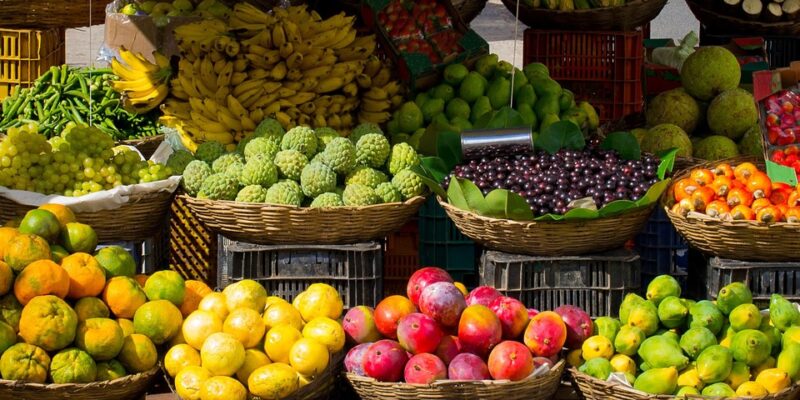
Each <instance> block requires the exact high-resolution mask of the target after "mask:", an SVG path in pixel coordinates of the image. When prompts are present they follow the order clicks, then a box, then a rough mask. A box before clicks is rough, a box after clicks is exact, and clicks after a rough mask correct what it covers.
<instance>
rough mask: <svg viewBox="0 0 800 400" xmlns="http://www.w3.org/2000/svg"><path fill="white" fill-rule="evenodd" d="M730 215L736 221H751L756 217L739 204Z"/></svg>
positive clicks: (750, 210)
mask: <svg viewBox="0 0 800 400" xmlns="http://www.w3.org/2000/svg"><path fill="white" fill-rule="evenodd" d="M730 215H731V218H733V219H734V220H737V221H752V220H753V219H755V217H756V214H755V213H754V212H753V210H752V209H751V208H750V207H748V206H745V205H741V204H740V205H738V206H736V207H733V208H732V209H731V212H730Z"/></svg>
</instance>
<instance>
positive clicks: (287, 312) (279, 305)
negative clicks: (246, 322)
mask: <svg viewBox="0 0 800 400" xmlns="http://www.w3.org/2000/svg"><path fill="white" fill-rule="evenodd" d="M263 319H264V328H266V330H270V329H272V327H275V326H278V325H283V324H288V325H291V326H293V327H295V329H297V330H300V329H303V317H302V316H301V315H300V311H297V309H296V308H294V307H293V306H292V305H291V304H289V303H287V302H285V301H283V300H281V301H280V302H277V301H276V302H273V303H271V304H270V303H269V301H268V302H267V308H266V309H265V310H264V318H263Z"/></svg>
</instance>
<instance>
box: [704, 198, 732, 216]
mask: <svg viewBox="0 0 800 400" xmlns="http://www.w3.org/2000/svg"><path fill="white" fill-rule="evenodd" d="M730 212H731V208H730V207H728V203H726V202H725V201H723V200H719V199H717V200H714V201H712V202H711V203H708V205H707V206H706V215H708V216H709V217H714V218H720V217H722V216H723V215H725V214H728V213H730Z"/></svg>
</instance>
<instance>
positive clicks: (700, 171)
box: [689, 168, 716, 186]
mask: <svg viewBox="0 0 800 400" xmlns="http://www.w3.org/2000/svg"><path fill="white" fill-rule="evenodd" d="M715 177H716V175H714V173H713V172H711V170H710V169H705V168H697V169H695V170H693V171H692V173H691V174H690V175H689V178H691V179H692V180H693V181H695V182H696V183H697V184H698V185H700V186H705V185H710V184H711V182H713V181H714V178H715Z"/></svg>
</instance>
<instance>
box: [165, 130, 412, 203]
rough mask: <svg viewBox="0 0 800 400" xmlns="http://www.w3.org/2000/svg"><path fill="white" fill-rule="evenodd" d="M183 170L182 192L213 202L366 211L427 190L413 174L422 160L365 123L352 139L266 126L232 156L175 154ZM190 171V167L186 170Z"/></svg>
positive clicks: (213, 147)
mask: <svg viewBox="0 0 800 400" xmlns="http://www.w3.org/2000/svg"><path fill="white" fill-rule="evenodd" d="M172 164H175V165H180V166H179V167H178V170H177V171H178V172H182V173H183V188H184V190H186V192H187V193H188V194H189V195H191V196H196V197H198V198H201V199H210V200H235V201H241V202H249V203H270V204H285V205H293V206H297V207H300V206H308V207H338V206H368V205H373V204H380V203H396V202H402V201H405V200H408V199H410V198H412V197H415V196H419V195H422V194H423V193H424V192H425V186H424V184H423V183H422V180H421V179H420V178H419V176H417V175H416V174H415V173H413V172H412V171H411V169H410V168H411V167H414V166H416V165H418V164H419V156H418V155H417V153H416V152H415V151H414V149H412V148H411V146H409V145H407V144H397V145H394V146H391V145H390V144H389V140H388V139H387V138H386V137H385V136H384V135H383V132H382V131H381V129H380V127H378V126H377V125H375V124H370V123H365V124H361V125H359V126H357V127H356V128H355V129H354V130H353V131H352V132H351V133H350V136H349V137H347V138H345V137H341V136H340V135H339V133H337V132H336V131H335V130H333V129H332V128H317V129H316V130H314V129H311V128H309V127H306V126H298V127H294V128H291V129H289V130H288V131H287V132H285V133H284V130H283V127H282V126H281V125H280V123H278V121H276V120H274V119H270V118H267V119H265V120H264V121H263V122H262V123H261V124H259V126H258V127H257V128H256V132H255V134H254V136H253V137H252V138H250V139H248V140H246V141H243V142H240V143H239V146H238V149H237V151H234V152H226V151H225V148H224V146H223V145H222V144H220V143H218V142H205V143H203V144H201V145H200V146H198V147H197V151H196V152H195V154H194V157H192V155H191V154H189V153H188V152H185V151H184V152H176V153H174V154H173V155H172V157H171V158H170V160H169V161H168V162H167V165H172ZM184 166H185V167H184Z"/></svg>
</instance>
